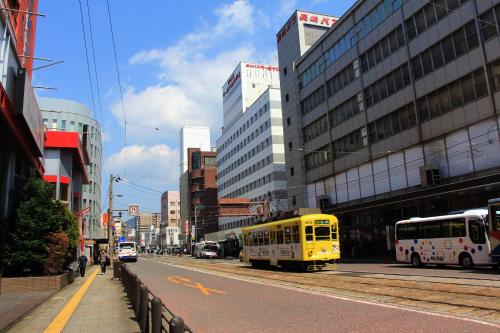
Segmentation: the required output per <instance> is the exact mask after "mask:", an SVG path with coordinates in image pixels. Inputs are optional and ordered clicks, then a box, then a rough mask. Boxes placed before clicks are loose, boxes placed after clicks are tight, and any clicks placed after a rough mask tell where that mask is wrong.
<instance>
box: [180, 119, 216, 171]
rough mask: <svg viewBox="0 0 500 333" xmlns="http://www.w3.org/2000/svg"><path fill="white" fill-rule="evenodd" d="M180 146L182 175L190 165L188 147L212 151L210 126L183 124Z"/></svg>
mask: <svg viewBox="0 0 500 333" xmlns="http://www.w3.org/2000/svg"><path fill="white" fill-rule="evenodd" d="M180 148H181V149H180V154H181V156H180V157H181V158H180V162H181V165H180V175H182V174H184V172H186V171H187V167H188V156H187V150H188V148H200V149H201V150H202V151H210V148H211V147H210V128H209V127H206V126H190V125H189V126H188V125H184V126H182V128H181V144H180Z"/></svg>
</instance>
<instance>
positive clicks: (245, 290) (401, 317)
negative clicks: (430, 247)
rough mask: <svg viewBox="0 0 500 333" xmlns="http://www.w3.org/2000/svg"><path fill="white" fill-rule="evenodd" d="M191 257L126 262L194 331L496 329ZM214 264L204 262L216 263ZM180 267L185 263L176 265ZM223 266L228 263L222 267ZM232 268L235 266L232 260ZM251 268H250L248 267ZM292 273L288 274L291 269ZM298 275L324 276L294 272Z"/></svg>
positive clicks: (142, 259) (467, 320) (488, 323)
mask: <svg viewBox="0 0 500 333" xmlns="http://www.w3.org/2000/svg"><path fill="white" fill-rule="evenodd" d="M193 262H194V263H196V264H197V266H200V267H201V265H205V263H206V261H194V260H192V259H191V258H189V257H183V258H178V257H171V256H164V257H160V256H158V257H156V256H151V257H147V258H141V259H140V260H139V261H138V262H137V263H132V264H128V266H129V267H130V268H131V269H132V270H133V271H134V272H135V273H136V274H137V275H138V276H139V278H140V279H141V280H142V282H143V283H144V284H145V285H146V286H148V288H149V289H150V291H151V292H152V293H153V294H155V295H157V296H158V297H160V298H161V299H162V301H163V302H164V303H165V304H166V306H167V307H168V308H169V309H170V310H171V311H172V312H173V313H174V314H176V315H178V316H181V317H182V318H183V319H184V320H185V322H186V323H187V324H188V325H189V326H190V327H191V328H192V329H193V330H194V331H195V332H285V331H286V332H304V331H317V332H327V331H335V332H388V331H396V330H408V329H411V331H412V332H429V331H435V332H457V331H458V332H460V331H469V332H472V331H475V332H498V330H499V329H500V325H498V324H497V323H492V322H486V321H480V320H477V319H473V318H472V317H457V316H452V315H449V314H444V313H441V312H440V311H435V312H434V313H432V312H431V311H423V310H419V309H418V308H415V307H411V306H401V305H395V304H394V305H391V304H389V303H384V304H382V303H378V302H375V301H372V300H369V299H360V298H358V297H356V298H354V297H353V298H351V297H348V296H347V297H346V296H340V295H336V294H334V293H327V292H324V290H322V289H321V288H303V287H301V286H300V285H298V284H296V285H290V284H287V283H280V282H279V281H277V280H276V277H277V275H281V274H282V272H274V271H260V272H259V273H261V275H267V276H268V277H269V279H266V278H255V276H253V275H252V276H250V275H249V276H244V275H241V274H240V275H233V274H228V273H227V272H225V273H221V272H220V271H215V270H214V271H209V270H210V267H209V268H206V267H205V268H200V267H195V266H191V267H189V266H188V265H190V264H192V263H193ZM216 265H219V264H218V263H213V264H210V263H208V264H206V265H205V266H211V267H214V268H215V266H216ZM181 266H185V267H181ZM226 266H229V265H226ZM233 266H236V265H233ZM247 270H248V271H253V269H247ZM290 274H291V273H290ZM299 275H300V276H301V277H302V278H303V279H304V278H305V279H306V280H307V279H309V280H311V282H312V281H314V280H313V278H314V279H315V278H316V277H321V276H325V277H326V276H328V274H327V275H324V274H307V273H305V274H299Z"/></svg>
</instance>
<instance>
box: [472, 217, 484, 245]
mask: <svg viewBox="0 0 500 333" xmlns="http://www.w3.org/2000/svg"><path fill="white" fill-rule="evenodd" d="M469 237H470V239H471V241H472V243H474V244H484V243H486V228H485V226H484V222H483V220H480V219H477V220H469Z"/></svg>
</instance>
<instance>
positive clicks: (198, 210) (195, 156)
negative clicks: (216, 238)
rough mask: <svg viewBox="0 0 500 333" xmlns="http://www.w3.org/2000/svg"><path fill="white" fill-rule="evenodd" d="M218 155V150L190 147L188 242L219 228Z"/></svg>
mask: <svg viewBox="0 0 500 333" xmlns="http://www.w3.org/2000/svg"><path fill="white" fill-rule="evenodd" d="M216 157H217V152H216V151H202V150H201V149H199V148H188V170H187V171H188V193H189V217H190V220H189V225H190V228H188V229H189V230H188V232H189V236H188V244H189V241H198V240H200V239H201V238H204V235H205V234H207V233H212V232H216V231H217V230H218V219H217V185H216V180H215V178H216V174H217V167H216V164H215V159H216Z"/></svg>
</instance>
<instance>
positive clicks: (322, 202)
mask: <svg viewBox="0 0 500 333" xmlns="http://www.w3.org/2000/svg"><path fill="white" fill-rule="evenodd" d="M316 207H318V208H319V209H320V210H321V212H322V213H328V212H329V211H330V197H329V196H327V195H321V196H318V197H316Z"/></svg>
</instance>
